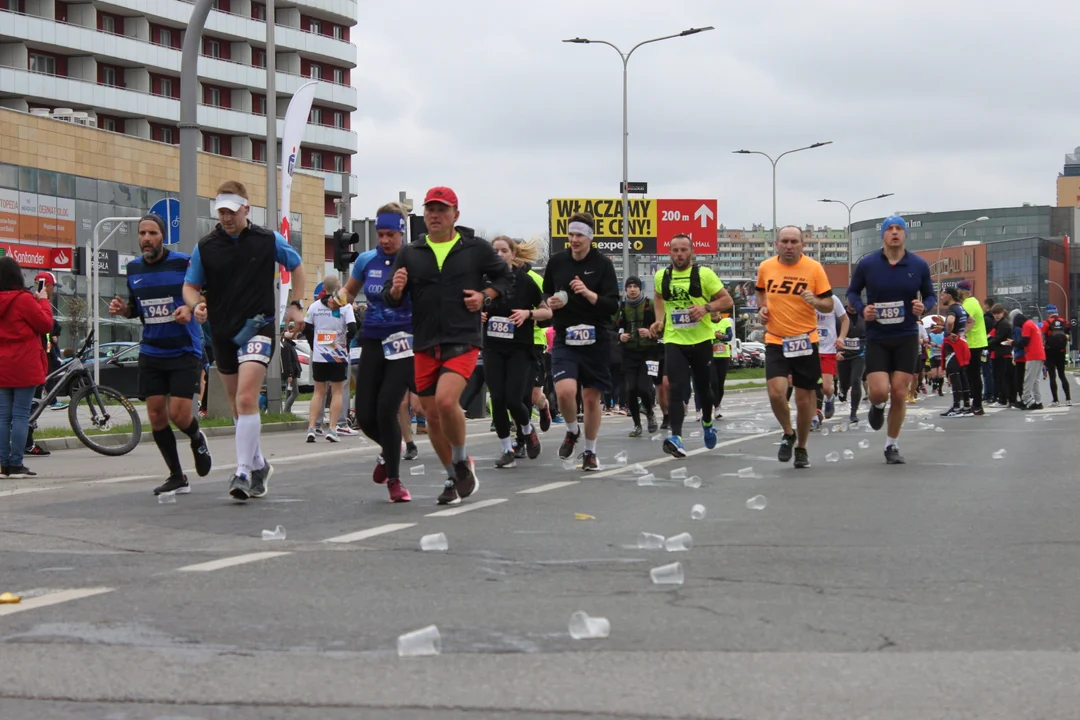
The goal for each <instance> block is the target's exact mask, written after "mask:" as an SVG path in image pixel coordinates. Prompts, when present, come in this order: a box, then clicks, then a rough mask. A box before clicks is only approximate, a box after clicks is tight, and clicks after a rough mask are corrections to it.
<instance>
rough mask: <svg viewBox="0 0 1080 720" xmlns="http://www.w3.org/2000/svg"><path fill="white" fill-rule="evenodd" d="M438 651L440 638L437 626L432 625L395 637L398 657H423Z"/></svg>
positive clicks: (440, 644)
mask: <svg viewBox="0 0 1080 720" xmlns="http://www.w3.org/2000/svg"><path fill="white" fill-rule="evenodd" d="M440 652H442V638H441V637H440V636H439V628H437V627H435V626H434V625H428V626H427V627H426V628H420V629H419V630H413V631H412V632H410V633H405V634H404V635H401V636H399V637H398V639H397V653H398V657H423V656H425V655H438V654H439V653H440Z"/></svg>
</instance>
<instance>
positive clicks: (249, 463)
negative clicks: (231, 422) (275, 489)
mask: <svg viewBox="0 0 1080 720" xmlns="http://www.w3.org/2000/svg"><path fill="white" fill-rule="evenodd" d="M261 429H262V420H261V418H260V417H259V414H258V413H254V414H252V415H241V416H240V417H238V418H236V474H237V475H245V476H250V475H251V470H252V467H253V466H254V463H255V453H257V452H258V451H259V431H260V430H261Z"/></svg>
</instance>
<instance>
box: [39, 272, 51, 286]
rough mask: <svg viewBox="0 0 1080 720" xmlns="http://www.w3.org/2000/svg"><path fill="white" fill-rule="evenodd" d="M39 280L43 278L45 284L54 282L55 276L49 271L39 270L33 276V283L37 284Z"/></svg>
mask: <svg viewBox="0 0 1080 720" xmlns="http://www.w3.org/2000/svg"><path fill="white" fill-rule="evenodd" d="M41 280H44V281H45V284H46V285H55V284H56V276H55V275H53V274H52V273H51V272H39V273H38V274H37V275H35V276H34V284H37V283H38V282H40V281H41Z"/></svg>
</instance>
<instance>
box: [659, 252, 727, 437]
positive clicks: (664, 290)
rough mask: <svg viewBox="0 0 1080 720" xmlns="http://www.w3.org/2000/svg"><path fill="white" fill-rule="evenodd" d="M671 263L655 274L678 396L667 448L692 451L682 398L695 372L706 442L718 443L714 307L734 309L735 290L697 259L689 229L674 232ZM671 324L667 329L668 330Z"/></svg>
mask: <svg viewBox="0 0 1080 720" xmlns="http://www.w3.org/2000/svg"><path fill="white" fill-rule="evenodd" d="M670 255H671V265H669V266H668V267H666V268H665V269H663V270H659V271H657V273H656V277H655V278H654V285H653V288H654V290H653V307H654V308H655V309H656V316H657V317H656V322H654V323H653V326H652V331H653V334H655V335H659V334H660V333H663V334H664V367H665V368H666V370H667V373H668V381H669V382H670V384H671V390H670V392H671V395H672V396H673V397H674V398H675V402H674V403H672V405H671V407H670V408H668V420H669V422H670V425H671V436H670V437H668V438H667V439H666V440H664V452H666V453H668V454H669V455H672V456H674V457H677V458H683V457H686V446H685V445H684V444H683V440H682V429H683V419H684V418H685V416H686V407H685V406H684V405H683V403H682V402H681V401H680V398H682V397H683V396H684V395H685V394H686V391H687V389H688V387H689V384H690V376H691V374H693V376H694V391H695V393H696V395H697V398H698V400H699V402H700V403H701V431H702V432H701V434H702V438H703V439H704V441H705V447H707V448H709V449H710V450H711V449H712V448H714V447H716V428H714V427H713V397H712V353H713V340H714V339H715V334H714V330H713V323H712V318H711V317H710V316H711V314H712V313H713V312H714V311H722V310H730V309H731V305H732V302H731V296H730V295H728V291H727V290H726V289H725V288H724V284H723V283H722V282H720V278H718V277H717V276H716V273H714V272H713V271H712V269H711V268H707V267H703V266H701V265H698V264H697V263H695V262H694V243H693V241H692V240H691V239H690V238H689V237H688V236H686V235H676V236H675V237H673V238H671V250H670ZM665 326H666V328H667V329H666V330H665Z"/></svg>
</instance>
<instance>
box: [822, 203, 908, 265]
mask: <svg viewBox="0 0 1080 720" xmlns="http://www.w3.org/2000/svg"><path fill="white" fill-rule="evenodd" d="M893 195H894V193H881V194H880V195H875V196H874V197H868V198H864V199H862V200H856V201H855V202H853V203H851V204H850V205H848V204H847V203H846V202H844V201H843V200H830V199H829V198H825V199H823V200H818V202H824V203H838V204H840V205H843V206H844V207H846V208H847V276H848V281H849V282H850V281H851V263H852V257H853V256H854V253H853V252H852V249H851V211H852V209H853V208H854V207H855V206H856V205H858V204H859V203H864V202H870V201H871V200H880V199H881V198H887V197H892V196H893Z"/></svg>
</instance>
